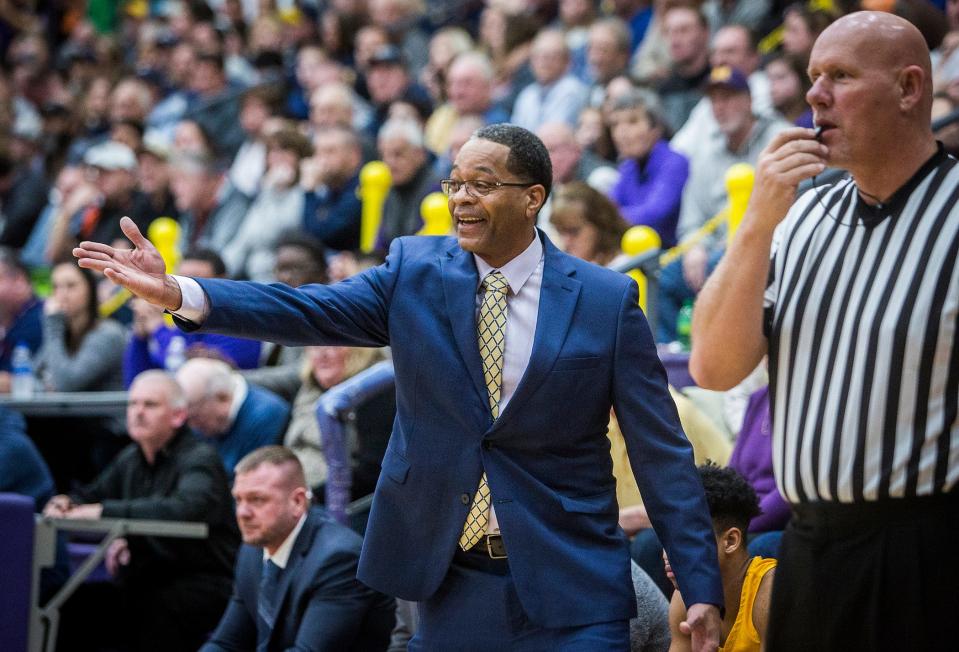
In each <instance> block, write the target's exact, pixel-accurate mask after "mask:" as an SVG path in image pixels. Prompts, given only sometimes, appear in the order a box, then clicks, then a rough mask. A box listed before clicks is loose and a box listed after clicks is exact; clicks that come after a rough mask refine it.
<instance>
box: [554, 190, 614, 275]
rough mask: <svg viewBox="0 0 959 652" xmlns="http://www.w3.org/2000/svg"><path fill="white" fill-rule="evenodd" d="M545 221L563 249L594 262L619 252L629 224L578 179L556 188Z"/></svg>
mask: <svg viewBox="0 0 959 652" xmlns="http://www.w3.org/2000/svg"><path fill="white" fill-rule="evenodd" d="M549 221H550V223H551V224H552V225H553V227H554V228H555V229H556V232H557V233H558V234H559V238H560V246H561V247H562V249H563V251H565V252H566V253H568V254H570V255H573V256H576V257H577V258H582V259H583V260H588V261H589V262H591V263H596V264H597V265H608V264H609V263H611V262H612V261H613V259H614V258H615V257H616V256H618V255H619V254H620V253H621V252H620V241H621V240H622V239H623V234H624V233H626V229H627V228H629V224H627V223H626V221H625V220H624V219H623V218H622V216H621V215H620V214H619V210H618V209H617V208H616V205H615V204H613V202H611V201H610V200H609V199H608V198H607V197H606V196H604V195H603V194H602V193H600V192H599V191H598V190H595V189H593V188H592V187H590V186H589V185H587V184H586V183H584V182H582V181H572V182H570V183H567V184H564V185H562V186H560V187H558V188H557V189H556V193H555V195H554V196H553V209H552V212H551V213H550V216H549Z"/></svg>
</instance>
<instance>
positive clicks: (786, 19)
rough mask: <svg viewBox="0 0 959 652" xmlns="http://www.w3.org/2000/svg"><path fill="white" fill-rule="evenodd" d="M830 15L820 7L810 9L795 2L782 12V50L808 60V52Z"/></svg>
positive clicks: (829, 20)
mask: <svg viewBox="0 0 959 652" xmlns="http://www.w3.org/2000/svg"><path fill="white" fill-rule="evenodd" d="M832 20H833V18H832V16H830V15H829V14H828V13H826V12H825V11H823V10H821V9H812V8H810V7H808V6H806V4H805V3H803V2H795V3H793V4H791V5H789V6H788V7H786V10H785V11H784V12H783V37H782V39H783V40H782V48H783V52H786V53H787V54H791V55H793V56H794V57H797V58H798V59H799V60H800V61H802V62H804V65H805V62H807V61H809V53H810V52H812V45H813V43H815V42H816V38H817V37H818V36H819V34H820V33H821V32H822V31H823V30H824V29H826V28H827V27H829V23H831V22H832Z"/></svg>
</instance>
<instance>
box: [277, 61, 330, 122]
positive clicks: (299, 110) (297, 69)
mask: <svg viewBox="0 0 959 652" xmlns="http://www.w3.org/2000/svg"><path fill="white" fill-rule="evenodd" d="M328 60H329V57H328V55H327V54H326V51H325V50H324V49H323V47H322V46H321V45H319V44H318V43H305V44H303V45H302V46H300V48H299V49H298V50H297V51H296V64H295V66H294V69H293V74H294V81H295V82H296V83H295V84H292V85H291V86H292V88H290V90H289V91H288V93H287V96H286V111H285V113H286V114H287V115H289V116H290V117H292V118H294V119H296V120H305V119H307V118H308V117H309V114H310V98H311V97H312V96H313V93H315V92H316V91H317V90H318V89H320V88H322V87H323V84H324V82H326V81H327V80H326V65H325V64H326V62H327V61H328Z"/></svg>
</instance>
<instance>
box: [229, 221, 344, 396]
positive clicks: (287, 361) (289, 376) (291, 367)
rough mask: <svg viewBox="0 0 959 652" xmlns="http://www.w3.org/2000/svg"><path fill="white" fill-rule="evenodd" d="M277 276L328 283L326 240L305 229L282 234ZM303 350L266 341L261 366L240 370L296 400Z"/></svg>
mask: <svg viewBox="0 0 959 652" xmlns="http://www.w3.org/2000/svg"><path fill="white" fill-rule="evenodd" d="M273 276H274V277H275V280H276V281H277V282H278V283H285V284H286V285H289V286H290V287H294V288H296V287H300V286H301V285H308V284H310V283H326V282H328V280H329V279H328V277H327V267H326V250H325V248H324V247H323V243H322V242H320V241H319V240H317V239H316V238H313V237H311V236H310V235H308V234H306V233H303V232H301V231H290V232H287V233H285V234H283V235H281V236H280V239H279V241H278V242H277V243H276V266H275V267H274V268H273ZM303 351H304V349H303V347H299V346H282V345H280V344H276V343H275V342H263V352H262V354H261V356H260V360H261V362H262V364H261V366H260V367H259V368H257V369H247V370H241V372H240V373H241V374H242V375H243V377H244V378H246V379H247V380H248V381H250V382H251V383H254V384H256V385H259V386H260V387H263V388H264V389H268V390H270V391H271V392H273V393H275V394H277V395H278V396H280V397H282V398H283V400H285V401H289V402H291V403H292V402H293V397H294V395H295V394H296V392H297V390H299V389H300V385H301V384H302V380H301V378H300V372H301V369H302V367H303V365H302V362H301V361H302V358H303Z"/></svg>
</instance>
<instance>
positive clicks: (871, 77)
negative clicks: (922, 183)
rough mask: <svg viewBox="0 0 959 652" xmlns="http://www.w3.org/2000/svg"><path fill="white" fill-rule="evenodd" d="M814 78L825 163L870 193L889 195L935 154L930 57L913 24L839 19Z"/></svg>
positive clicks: (881, 18) (815, 62) (823, 41)
mask: <svg viewBox="0 0 959 652" xmlns="http://www.w3.org/2000/svg"><path fill="white" fill-rule="evenodd" d="M809 77H810V79H811V80H812V87H811V88H810V89H809V92H808V93H806V99H807V101H808V102H809V104H810V106H812V108H813V112H814V119H815V122H816V124H817V125H818V126H820V127H822V128H823V129H824V131H823V132H822V135H821V139H822V142H823V143H824V144H825V145H826V147H827V148H828V159H827V160H828V161H829V163H830V164H831V165H834V166H836V167H842V168H845V169H847V170H849V171H850V172H851V173H852V174H853V176H854V177H855V178H856V181H857V183H858V184H859V186H860V189H862V190H864V191H865V192H868V193H871V194H872V195H875V196H878V197H885V196H887V195H888V194H889V193H891V192H892V191H894V190H895V189H896V188H898V187H899V185H901V184H902V183H903V182H904V181H905V179H908V177H909V176H910V175H911V173H912V172H914V171H915V170H916V169H918V168H919V167H920V166H921V165H922V163H923V162H924V161H926V160H928V158H929V157H930V156H932V154H933V152H935V148H936V144H935V139H934V137H933V134H932V130H931V128H930V123H931V117H930V116H931V109H932V78H931V77H932V75H931V65H930V62H929V52H928V50H927V48H926V43H925V40H924V39H923V37H922V34H920V32H919V30H918V29H916V27H914V26H913V25H912V24H911V23H909V22H908V21H906V20H903V19H902V18H899V17H897V16H893V15H892V14H887V13H882V12H873V11H861V12H856V13H853V14H849V15H847V16H845V17H843V18H840V19H839V20H837V21H836V22H834V23H833V24H832V25H830V26H829V27H827V28H826V29H825V30H823V32H822V34H820V35H819V38H817V39H816V42H815V44H814V45H813V49H812V52H811V53H810V56H809ZM892 152H895V157H896V164H895V165H890V163H889V155H890V153H892ZM869 188H872V189H869Z"/></svg>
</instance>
